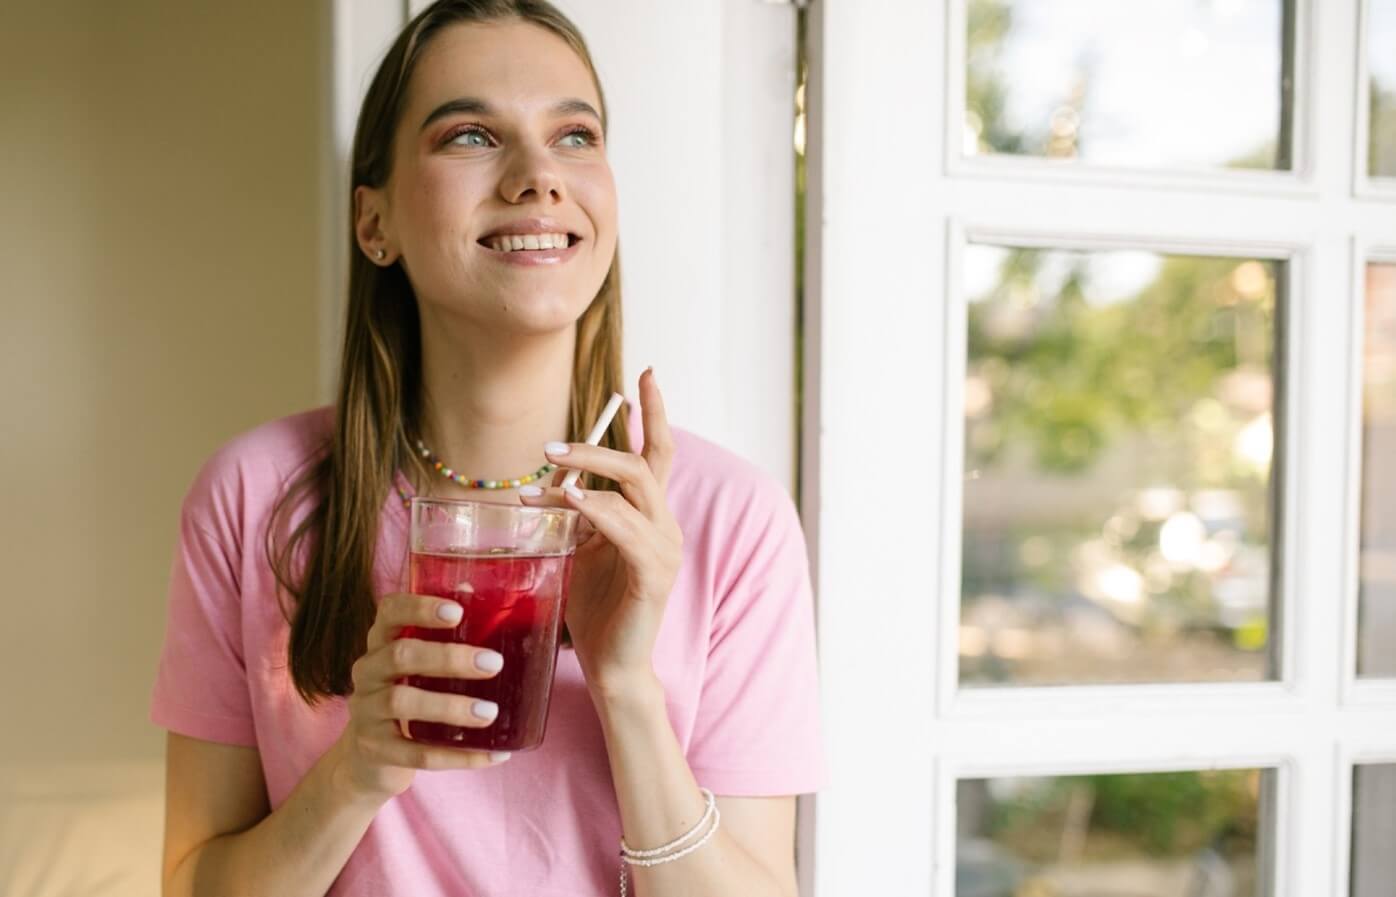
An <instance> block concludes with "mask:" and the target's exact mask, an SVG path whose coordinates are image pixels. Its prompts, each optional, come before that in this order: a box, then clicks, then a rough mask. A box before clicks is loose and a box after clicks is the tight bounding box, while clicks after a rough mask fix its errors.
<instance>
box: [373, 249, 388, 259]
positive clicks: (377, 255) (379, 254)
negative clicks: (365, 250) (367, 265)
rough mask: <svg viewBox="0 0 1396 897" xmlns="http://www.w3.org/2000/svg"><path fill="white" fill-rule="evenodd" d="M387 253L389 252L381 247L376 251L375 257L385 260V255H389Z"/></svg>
mask: <svg viewBox="0 0 1396 897" xmlns="http://www.w3.org/2000/svg"><path fill="white" fill-rule="evenodd" d="M387 254H388V253H386V252H384V251H383V250H382V249H379V250H378V251H377V252H375V253H374V254H373V257H374V258H376V259H378V261H380V262H381V261H383V259H384V257H385V256H387Z"/></svg>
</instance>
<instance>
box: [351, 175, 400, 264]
mask: <svg viewBox="0 0 1396 897" xmlns="http://www.w3.org/2000/svg"><path fill="white" fill-rule="evenodd" d="M387 212H388V210H387V196H386V195H385V194H384V192H383V191H382V190H380V189H378V188H376V187H365V186H363V185H360V186H358V187H355V188H354V238H355V239H356V240H357V242H358V244H359V249H360V251H362V252H363V254H364V255H366V256H368V257H369V259H370V260H371V261H372V262H373V263H374V264H375V265H385V266H386V265H391V264H392V263H393V262H394V261H396V258H397V251H396V249H395V248H394V247H393V245H392V242H391V241H390V240H389V239H388V234H387V232H386V231H387V227H388V221H387V217H388V216H387ZM380 250H381V251H382V252H383V257H382V258H379V257H378V253H379V251H380Z"/></svg>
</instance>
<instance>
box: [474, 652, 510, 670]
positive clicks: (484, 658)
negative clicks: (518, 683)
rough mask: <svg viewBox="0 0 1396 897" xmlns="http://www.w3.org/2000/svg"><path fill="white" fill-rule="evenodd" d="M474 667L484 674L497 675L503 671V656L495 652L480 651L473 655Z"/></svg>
mask: <svg viewBox="0 0 1396 897" xmlns="http://www.w3.org/2000/svg"><path fill="white" fill-rule="evenodd" d="M475 666H476V667H477V668H479V669H481V670H483V671H484V672H486V673H498V672H499V671H500V670H502V669H504V655H503V654H500V653H498V652H496V651H480V652H478V653H477V654H476V655H475Z"/></svg>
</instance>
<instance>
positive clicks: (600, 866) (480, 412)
mask: <svg viewBox="0 0 1396 897" xmlns="http://www.w3.org/2000/svg"><path fill="white" fill-rule="evenodd" d="M605 133H606V107H605V103H604V101H603V98H602V95H601V87H600V84H599V83H598V80H597V77H596V72H595V69H594V67H593V65H592V62H591V59H590V57H589V55H588V52H587V49H586V46H585V44H584V43H583V41H582V38H581V36H580V35H579V34H578V32H577V30H576V28H575V27H574V26H573V25H572V24H571V23H570V22H569V21H568V20H567V19H566V18H564V17H563V16H562V15H561V14H560V13H559V12H558V11H557V10H555V9H554V8H553V7H552V6H550V5H549V4H547V3H545V2H542V0H454V2H449V0H442V2H438V3H436V4H434V5H433V6H432V7H430V8H429V9H427V10H426V11H424V12H423V13H422V14H421V15H419V16H417V17H416V19H414V20H413V21H412V22H411V23H410V24H409V25H408V26H407V27H406V28H405V29H404V31H403V33H402V34H401V35H400V36H399V37H398V39H397V41H396V42H395V43H394V44H393V46H392V48H391V49H390V50H389V52H388V54H387V56H386V58H385V59H384V61H383V63H382V65H381V67H380V68H379V70H378V72H377V74H376V76H375V78H374V80H373V83H372V85H371V87H370V89H369V91H368V94H367V97H366V98H365V100H364V105H363V109H362V112H361V114H360V117H359V122H358V128H357V133H356V135H355V139H354V149H353V165H352V178H353V185H352V186H353V208H354V221H353V228H352V230H353V246H354V253H353V262H352V267H351V270H350V297H349V299H350V305H349V313H348V325H347V334H346V340H345V345H344V360H343V367H342V370H341V377H340V384H339V390H338V396H337V401H336V403H335V404H334V405H333V406H329V407H325V408H320V409H315V410H312V411H308V412H305V413H303V414H299V415H295V416H292V417H288V418H284V419H281V420H277V421H273V422H270V423H267V424H264V425H262V426H260V427H258V428H256V429H254V430H252V431H250V432H248V433H244V434H242V435H240V436H238V437H237V438H235V439H233V440H232V441H231V442H229V443H228V444H226V445H225V446H224V447H223V448H221V449H220V450H219V451H218V452H217V453H215V455H214V456H213V457H212V458H211V459H210V460H209V461H208V462H207V463H206V464H205V465H204V467H203V469H202V470H201V471H200V473H199V475H198V477H197V478H196V480H195V482H194V484H193V486H192V487H191V489H190V491H189V493H188V495H187V497H186V499H185V502H184V506H183V510H182V514H181V526H180V540H179V545H178V548H177V551H176V556H175V563H174V568H173V572H172V577H171V586H170V596H169V614H168V626H167V632H166V638H165V646H164V650H163V654H162V657H161V661H160V668H159V673H158V677H157V681H156V685H155V691H154V695H153V699H152V709H151V718H152V720H153V721H154V722H155V723H156V724H157V725H160V726H162V727H164V728H166V729H168V730H169V732H170V734H169V736H168V737H169V741H168V757H167V766H168V797H167V817H166V835H165V859H164V873H163V874H164V893H165V894H166V895H167V897H192V895H210V897H212V895H219V897H221V895H228V894H247V895H252V894H267V895H270V894H275V895H278V897H311V895H316V897H318V895H323V894H327V893H328V894H331V895H336V897H348V895H363V897H370V895H372V897H387V895H409V897H447V895H450V897H467V895H479V897H485V895H491V897H492V895H533V897H546V895H557V897H561V895H567V897H575V895H580V894H587V895H601V894H608V893H615V892H616V891H617V890H618V889H619V887H620V883H619V882H618V881H617V879H618V877H619V875H620V868H621V863H622V859H621V857H620V856H619V854H620V850H621V848H622V838H623V839H624V841H623V844H624V846H625V847H626V849H628V850H631V851H650V852H654V853H656V856H657V858H659V859H662V860H663V861H662V862H659V863H657V864H654V865H633V866H631V867H630V868H629V869H628V872H629V876H630V879H631V887H632V892H633V893H635V894H640V895H644V897H718V895H722V897H731V895H737V894H740V895H744V897H790V895H794V894H795V872H794V851H793V832H794V819H795V798H794V795H796V794H800V793H805V792H810V791H814V790H817V789H818V788H819V787H820V786H821V784H822V783H823V781H824V772H825V770H824V763H823V757H822V754H821V751H820V743H819V726H818V714H817V698H816V676H815V655H814V626H813V612H812V606H811V601H810V589H809V579H808V570H807V559H806V554H805V545H804V541H803V539H802V536H801V533H800V528H799V522H798V519H797V517H796V515H795V512H794V508H793V506H792V504H791V502H790V501H789V499H788V497H787V496H786V495H785V493H784V492H783V490H782V489H781V488H780V487H779V486H778V485H777V484H775V483H774V482H773V481H772V480H770V479H768V478H766V477H764V476H763V475H761V474H760V473H758V472H757V471H756V470H755V469H754V468H753V467H752V466H750V465H748V464H746V463H744V462H742V461H740V460H738V459H737V458H736V457H735V456H733V455H732V454H730V453H728V452H726V451H724V450H722V449H720V448H718V447H717V446H714V445H712V444H710V443H708V442H705V441H703V440H701V439H699V438H698V437H696V436H693V435H690V434H688V433H685V432H683V431H681V430H677V429H671V428H670V426H669V424H668V422H667V420H666V419H665V413H664V406H663V403H662V401H661V397H660V392H659V387H658V385H657V383H656V379H655V375H654V373H653V372H651V371H647V372H646V373H645V374H644V375H642V376H641V378H640V381H639V384H638V395H637V398H638V400H639V402H638V408H635V409H633V410H632V412H631V413H630V414H629V415H626V414H622V415H620V416H619V417H617V419H616V422H615V425H613V426H612V428H611V429H610V431H609V432H608V435H607V437H606V438H605V439H604V440H603V442H602V444H601V445H600V446H588V445H586V444H584V443H583V442H582V440H581V439H580V438H579V434H581V433H583V432H585V430H586V429H587V428H589V427H590V426H591V424H592V422H593V420H594V419H595V418H596V416H597V414H598V412H599V411H600V409H601V407H602V405H603V404H604V403H605V400H606V398H607V397H608V396H609V394H610V393H611V392H612V391H613V390H616V389H618V388H620V386H621V384H620V383H619V380H620V371H621V362H620V348H621V324H620V267H619V256H618V253H617V247H616V230H617V228H616V192H615V185H614V182H613V179H612V175H611V170H610V167H609V164H608V162H607V159H606V147H605ZM661 151H662V150H661ZM550 247H551V248H550ZM632 431H639V432H637V433H636V436H635V439H634V440H632V439H631V436H630V434H631V432H632ZM635 446H640V447H641V448H640V450H639V451H638V452H637V451H635V450H634V448H635ZM438 458H439V459H441V461H442V463H443V464H444V465H448V466H449V468H451V469H454V470H455V471H461V472H462V473H461V474H458V475H457V476H456V477H455V478H452V477H448V476H444V475H443V472H442V471H440V470H438V469H436V466H435V464H434V459H438ZM562 468H571V469H577V470H579V471H582V472H583V473H584V477H583V479H582V485H583V486H584V487H585V488H573V489H569V490H567V491H566V492H565V493H564V491H563V490H562V489H560V488H559V483H560V475H561V469H562ZM554 470H556V471H557V474H556V475H552V476H550V474H553V472H554ZM534 474H537V478H536V481H530V477H531V476H533V475H534ZM481 480H484V481H491V482H487V483H486V484H485V486H487V487H491V488H482V487H481V484H480V483H479V481H481ZM521 480H522V481H525V483H522V484H521V483H520V482H519V481H521ZM414 494H416V495H432V496H445V497H455V498H469V499H475V500H480V501H498V502H519V503H524V504H563V505H566V506H568V507H572V508H575V509H576V510H577V511H578V512H579V513H580V514H581V516H582V519H583V520H584V521H585V524H586V526H587V527H588V528H589V533H590V535H589V536H588V538H587V541H586V542H585V543H584V544H583V546H582V547H581V548H579V550H578V554H577V558H576V561H575V566H574V579H573V584H572V591H571V597H570V599H569V602H568V607H567V613H566V624H567V630H568V633H569V637H570V641H569V643H568V644H567V645H566V646H565V647H564V648H563V650H562V652H561V654H560V656H559V659H558V668H557V673H556V680H555V684H554V690H553V698H552V705H551V711H550V716H549V721H548V729H547V738H546V740H545V741H544V743H543V745H542V746H541V747H539V748H538V749H536V750H533V751H528V752H524V753H520V754H518V755H516V756H513V757H508V756H495V755H490V754H485V753H481V752H474V751H467V750H463V749H454V748H444V747H433V746H429V745H425V744H421V743H418V742H415V741H412V740H409V739H407V738H405V737H403V735H402V733H401V730H400V728H399V726H398V725H397V723H396V721H397V720H403V719H415V720H431V721H440V722H449V723H454V724H456V725H467V726H488V725H489V724H490V721H491V719H492V716H493V712H494V711H495V710H496V708H493V707H492V706H489V705H488V702H476V701H473V700H472V699H470V698H466V697H463V696H457V695H445V694H439V693H435V692H430V691H424V690H418V689H414V688H411V687H409V686H406V685H396V684H394V683H395V682H396V681H397V680H398V679H399V678H400V677H402V676H405V675H407V674H422V675H434V676H446V677H455V678H461V679H466V680H471V679H474V680H480V679H486V678H488V677H490V676H493V675H496V674H497V671H498V668H499V667H498V664H497V663H495V664H493V665H491V664H490V663H489V662H488V661H489V659H490V658H489V655H490V654H491V653H492V652H488V651H484V650H482V649H479V648H476V647H473V646H469V645H454V644H443V643H434V642H428V641H425V640H420V639H412V638H403V639H399V638H395V636H397V635H398V633H399V632H400V631H401V629H402V627H404V626H406V625H412V626H418V627H432V626H437V627H445V626H451V625H453V623H454V620H453V619H452V618H449V617H446V618H442V617H438V613H439V612H440V611H441V609H442V608H443V607H446V606H451V605H452V603H451V602H448V601H442V600H440V599H436V598H431V597H428V596H420V595H411V594H405V593H404V591H403V590H404V588H405V580H404V577H403V573H404V570H405V563H406V556H407V542H406V539H407V532H408V516H407V510H406V508H405V503H406V500H407V499H409V498H410V497H411V496H412V495H414ZM495 659H496V660H497V656H496V658H495ZM481 705H484V706H481ZM705 789H706V790H705ZM714 794H715V795H716V796H715V799H714V798H710V795H714ZM710 800H713V803H714V807H713V809H714V810H715V812H710V811H709V809H708V807H709V801H710Z"/></svg>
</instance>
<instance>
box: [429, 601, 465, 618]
mask: <svg viewBox="0 0 1396 897" xmlns="http://www.w3.org/2000/svg"><path fill="white" fill-rule="evenodd" d="M463 613H465V611H464V610H463V609H462V608H461V606H460V605H459V604H456V603H455V602H454V601H452V602H449V603H445V604H439V605H437V607H436V615H437V616H438V617H440V618H441V619H442V620H444V621H446V622H447V623H459V622H460V618H461V615H462V614H463Z"/></svg>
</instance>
